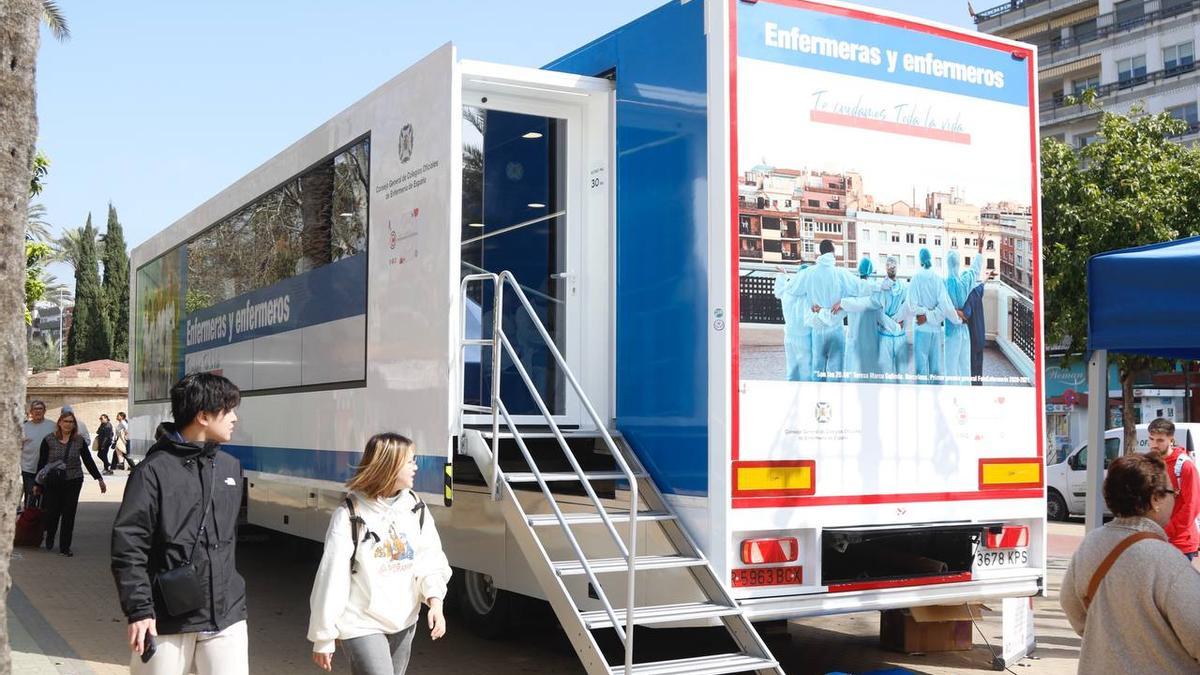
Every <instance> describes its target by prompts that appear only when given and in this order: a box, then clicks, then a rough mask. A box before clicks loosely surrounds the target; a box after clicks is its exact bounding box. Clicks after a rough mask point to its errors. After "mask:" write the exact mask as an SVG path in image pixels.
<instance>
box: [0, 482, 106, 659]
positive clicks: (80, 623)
mask: <svg viewBox="0 0 1200 675" xmlns="http://www.w3.org/2000/svg"><path fill="white" fill-rule="evenodd" d="M125 475H126V472H124V471H118V472H117V475H114V476H105V482H106V483H108V494H105V495H101V494H100V488H99V486H98V485H97V483H96V482H95V481H93V480H92V479H91V478H90V477H89V478H87V479H86V480H85V482H84V488H83V493H82V494H81V495H80V504H79V511H78V512H77V515H76V519H75V541H74V543H73V544H72V548H73V550H74V552H75V557H74V558H67V557H65V556H62V555H60V554H59V553H58V552H57V550H55V551H47V550H46V549H44V548H40V547H39V548H26V547H20V548H15V549H13V558H12V564H11V572H12V577H13V587H12V589H11V590H10V591H9V596H8V597H9V601H8V622H9V626H10V633H11V635H12V639H13V672H14V673H21V674H22V675H24V674H25V673H36V674H37V675H42V673H70V674H72V675H109V674H118V673H128V672H129V667H128V663H129V661H128V658H129V656H128V655H129V650H128V648H127V647H125V644H124V641H125V636H124V631H125V625H126V623H125V618H124V616H122V614H121V610H120V606H119V605H118V604H117V595H116V590H115V589H114V586H113V581H112V574H111V573H110V572H109V567H108V550H109V533H110V532H111V531H112V521H113V518H115V517H116V513H117V506H118V504H119V503H120V499H121V494H122V492H123V490H124V487H125V485H124V483H125Z"/></svg>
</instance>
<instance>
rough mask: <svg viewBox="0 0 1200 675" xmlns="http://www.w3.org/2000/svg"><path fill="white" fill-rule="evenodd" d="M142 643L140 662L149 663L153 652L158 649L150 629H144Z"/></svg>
mask: <svg viewBox="0 0 1200 675" xmlns="http://www.w3.org/2000/svg"><path fill="white" fill-rule="evenodd" d="M142 644H143V646H142V663H150V659H152V658H154V652H155V651H157V650H158V643H157V642H155V640H154V636H153V635H151V634H150V631H146V637H145V639H144V642H143V643H142Z"/></svg>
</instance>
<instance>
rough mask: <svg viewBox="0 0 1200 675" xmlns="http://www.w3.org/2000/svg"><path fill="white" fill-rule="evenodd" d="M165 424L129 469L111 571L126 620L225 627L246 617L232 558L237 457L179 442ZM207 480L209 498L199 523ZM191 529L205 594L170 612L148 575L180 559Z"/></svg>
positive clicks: (171, 628)
mask: <svg viewBox="0 0 1200 675" xmlns="http://www.w3.org/2000/svg"><path fill="white" fill-rule="evenodd" d="M166 430H167V431H168V432H169V433H167V434H166V435H164V436H163V437H162V438H160V439H159V440H158V442H156V443H155V444H154V446H153V447H151V448H150V452H148V453H147V455H146V460H145V461H143V462H142V463H141V464H138V465H137V468H136V469H134V470H133V473H132V474H130V476H129V481H128V483H127V484H126V486H125V496H124V499H122V501H121V509H120V511H118V512H117V520H116V522H114V523H113V533H112V572H113V578H114V579H115V580H116V582H117V593H118V594H119V595H120V599H121V610H122V611H123V612H124V613H125V616H126V617H127V618H128V619H129V621H130V623H132V622H134V621H138V620H140V619H145V618H149V617H155V618H156V619H157V630H158V632H159V633H160V634H171V633H192V632H197V631H210V630H224V629H225V628H227V627H229V626H231V625H233V624H235V623H237V622H238V621H242V620H243V619H245V618H246V582H245V581H244V580H243V579H242V577H241V575H239V574H238V572H237V569H236V564H235V560H234V548H235V547H234V542H235V541H236V539H237V518H238V511H239V509H240V508H241V503H242V465H241V463H240V462H238V460H237V459H236V458H234V457H233V456H232V455H229V454H228V453H225V452H222V451H220V450H218V449H217V445H216V444H215V443H210V444H206V445H205V446H204V447H199V446H196V445H191V444H189V443H181V442H178V441H175V440H172V439H173V438H174V437H175V433H174V432H175V429H174V427H173V426H171V425H166ZM213 480H215V481H216V485H215V486H213V505H212V509H211V510H210V511H209V515H208V518H207V519H206V522H205V523H204V529H203V531H201V524H200V516H201V514H202V513H203V512H204V505H205V502H206V501H207V500H208V492H209V485H210V484H211V481H213ZM198 533H199V536H200V540H199V545H198V546H196V555H195V560H194V561H193V564H195V565H196V566H197V572H199V576H200V578H201V580H202V583H203V584H204V590H205V594H206V595H207V597H208V598H209V602H208V603H207V605H206V606H204V607H202V608H200V609H198V610H196V611H194V612H191V613H190V614H185V615H183V616H171V615H170V614H168V613H167V611H166V607H165V605H164V604H163V601H162V598H161V597H160V596H159V594H158V590H157V589H156V588H155V587H154V583H153V580H154V578H155V576H157V575H158V574H159V573H160V572H163V571H165V570H168V569H174V568H176V567H179V566H180V565H182V564H183V563H184V561H186V560H187V558H188V555H189V553H190V552H191V550H192V544H193V543H195V542H196V537H197V534H198Z"/></svg>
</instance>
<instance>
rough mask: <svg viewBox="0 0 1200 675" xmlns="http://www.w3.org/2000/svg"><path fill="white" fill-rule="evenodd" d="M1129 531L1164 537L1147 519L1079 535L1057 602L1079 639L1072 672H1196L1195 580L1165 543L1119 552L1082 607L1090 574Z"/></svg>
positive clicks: (1199, 625)
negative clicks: (1081, 537)
mask: <svg viewBox="0 0 1200 675" xmlns="http://www.w3.org/2000/svg"><path fill="white" fill-rule="evenodd" d="M1136 532H1156V533H1158V534H1159V535H1160V536H1163V537H1164V538H1165V536H1166V535H1165V534H1164V533H1163V530H1162V528H1161V527H1159V526H1158V525H1157V524H1156V523H1155V522H1154V521H1152V520H1150V519H1149V518H1117V519H1115V520H1113V521H1112V522H1110V523H1108V524H1107V525H1105V526H1104V527H1101V528H1099V529H1098V530H1096V531H1094V532H1092V533H1091V534H1089V535H1087V536H1086V537H1085V538H1084V540H1083V543H1082V544H1080V546H1079V550H1078V551H1076V552H1075V555H1074V556H1072V557H1071V564H1070V565H1068V566H1067V573H1066V575H1065V576H1063V584H1062V594H1061V597H1060V598H1059V602H1060V603H1062V608H1063V611H1064V612H1066V615H1067V619H1068V620H1069V621H1070V622H1071V627H1072V628H1074V629H1075V632H1076V633H1079V634H1080V635H1082V636H1083V648H1082V650H1081V652H1080V654H1079V672H1080V673H1088V674H1089V675H1092V674H1096V675H1102V674H1103V673H1115V674H1119V675H1133V674H1135V673H1137V674H1141V673H1200V662H1198V661H1197V659H1200V574H1197V572H1196V570H1195V569H1193V568H1192V565H1191V563H1190V562H1189V561H1188V559H1187V558H1186V557H1184V555H1183V554H1182V553H1180V552H1179V549H1177V548H1175V547H1174V546H1172V545H1170V544H1168V543H1167V542H1166V541H1165V540H1164V541H1157V540H1147V541H1139V542H1137V543H1136V544H1134V545H1133V546H1130V547H1129V548H1128V549H1126V550H1125V552H1124V553H1122V554H1121V557H1120V558H1118V559H1117V561H1116V563H1115V564H1113V566H1112V568H1110V569H1109V571H1108V575H1107V576H1105V577H1104V581H1103V582H1101V584H1100V587H1099V588H1098V589H1097V590H1096V595H1095V597H1094V598H1092V602H1091V605H1090V607H1089V608H1088V609H1084V607H1083V596H1084V595H1085V594H1086V593H1087V587H1088V583H1089V582H1090V581H1091V579H1092V574H1093V573H1094V572H1095V571H1096V568H1097V567H1099V566H1100V563H1101V562H1102V561H1103V560H1104V558H1105V556H1107V555H1108V553H1109V551H1111V550H1112V549H1113V548H1114V547H1115V546H1116V545H1117V544H1118V543H1120V541H1121V540H1122V539H1125V538H1126V537H1128V536H1129V535H1131V534H1134V533H1136Z"/></svg>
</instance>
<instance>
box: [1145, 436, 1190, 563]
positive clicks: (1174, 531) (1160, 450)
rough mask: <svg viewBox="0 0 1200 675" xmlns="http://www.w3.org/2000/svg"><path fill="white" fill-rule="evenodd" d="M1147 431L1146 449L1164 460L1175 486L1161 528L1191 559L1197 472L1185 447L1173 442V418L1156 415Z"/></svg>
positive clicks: (1172, 483) (1173, 543)
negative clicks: (1168, 514)
mask: <svg viewBox="0 0 1200 675" xmlns="http://www.w3.org/2000/svg"><path fill="white" fill-rule="evenodd" d="M1147 431H1149V433H1150V452H1152V453H1154V454H1156V455H1158V456H1159V457H1161V458H1162V460H1163V461H1164V462H1166V464H1167V475H1168V476H1170V477H1171V485H1172V486H1173V487H1174V488H1175V508H1173V509H1172V510H1171V521H1170V522H1168V523H1167V526H1166V527H1165V528H1163V529H1165V530H1166V532H1167V539H1168V540H1169V541H1170V542H1171V544H1172V545H1173V546H1175V548H1178V549H1179V550H1180V551H1183V554H1184V555H1186V556H1187V557H1188V559H1189V560H1191V559H1192V558H1195V557H1196V549H1197V548H1200V529H1197V527H1196V516H1197V515H1200V474H1198V473H1197V472H1196V463H1195V462H1194V461H1192V458H1191V456H1189V455H1188V454H1187V451H1186V450H1184V449H1183V448H1181V447H1178V446H1176V445H1175V424H1174V423H1173V422H1171V421H1170V420H1166V419H1163V418H1161V417H1160V418H1158V419H1156V420H1154V421H1153V422H1151V423H1150V425H1149V427H1148V428H1147Z"/></svg>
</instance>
